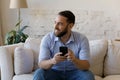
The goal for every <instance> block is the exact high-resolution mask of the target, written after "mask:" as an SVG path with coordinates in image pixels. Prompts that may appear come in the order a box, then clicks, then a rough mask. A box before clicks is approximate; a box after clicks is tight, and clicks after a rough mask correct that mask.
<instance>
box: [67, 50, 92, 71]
mask: <svg viewBox="0 0 120 80" xmlns="http://www.w3.org/2000/svg"><path fill="white" fill-rule="evenodd" d="M66 56H67V59H69V60H70V61H72V62H73V63H74V64H75V65H76V66H77V67H78V68H79V69H82V70H88V69H89V67H90V64H89V62H88V60H80V59H77V58H76V57H75V55H74V53H73V52H72V50H70V49H69V50H68V54H67V55H66Z"/></svg>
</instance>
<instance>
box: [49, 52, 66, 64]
mask: <svg viewBox="0 0 120 80" xmlns="http://www.w3.org/2000/svg"><path fill="white" fill-rule="evenodd" d="M61 54H62V53H61V52H59V53H56V54H55V55H54V57H53V58H52V59H51V61H52V63H53V64H57V63H59V62H62V61H64V60H66V59H67V57H66V56H60V55H61Z"/></svg>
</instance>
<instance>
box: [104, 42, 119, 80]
mask: <svg viewBox="0 0 120 80" xmlns="http://www.w3.org/2000/svg"><path fill="white" fill-rule="evenodd" d="M104 66H105V68H104V74H105V76H107V75H117V74H120V41H114V40H110V41H109V44H108V54H107V56H106V58H105V63H104ZM119 80H120V79H119Z"/></svg>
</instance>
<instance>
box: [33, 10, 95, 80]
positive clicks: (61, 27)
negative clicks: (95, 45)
mask: <svg viewBox="0 0 120 80" xmlns="http://www.w3.org/2000/svg"><path fill="white" fill-rule="evenodd" d="M74 24H75V16H74V14H73V13H72V12H71V11H68V10H66V11H61V12H59V13H58V15H57V17H56V19H55V25H54V32H51V33H49V34H47V35H46V36H45V37H43V39H42V41H41V45H40V54H39V63H38V65H39V67H40V69H38V70H36V72H35V74H34V78H33V80H94V75H93V74H92V72H90V71H89V67H90V64H89V61H88V60H89V43H88V39H87V38H86V37H85V36H84V35H82V34H80V33H78V32H74V31H72V28H73V26H74ZM61 46H65V47H67V48H68V51H67V53H66V54H65V55H63V56H61V54H63V53H62V52H60V51H59V48H60V47H61Z"/></svg>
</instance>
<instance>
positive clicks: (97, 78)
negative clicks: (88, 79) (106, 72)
mask: <svg viewBox="0 0 120 80" xmlns="http://www.w3.org/2000/svg"><path fill="white" fill-rule="evenodd" d="M95 80H103V79H102V77H100V76H97V75H95Z"/></svg>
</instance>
